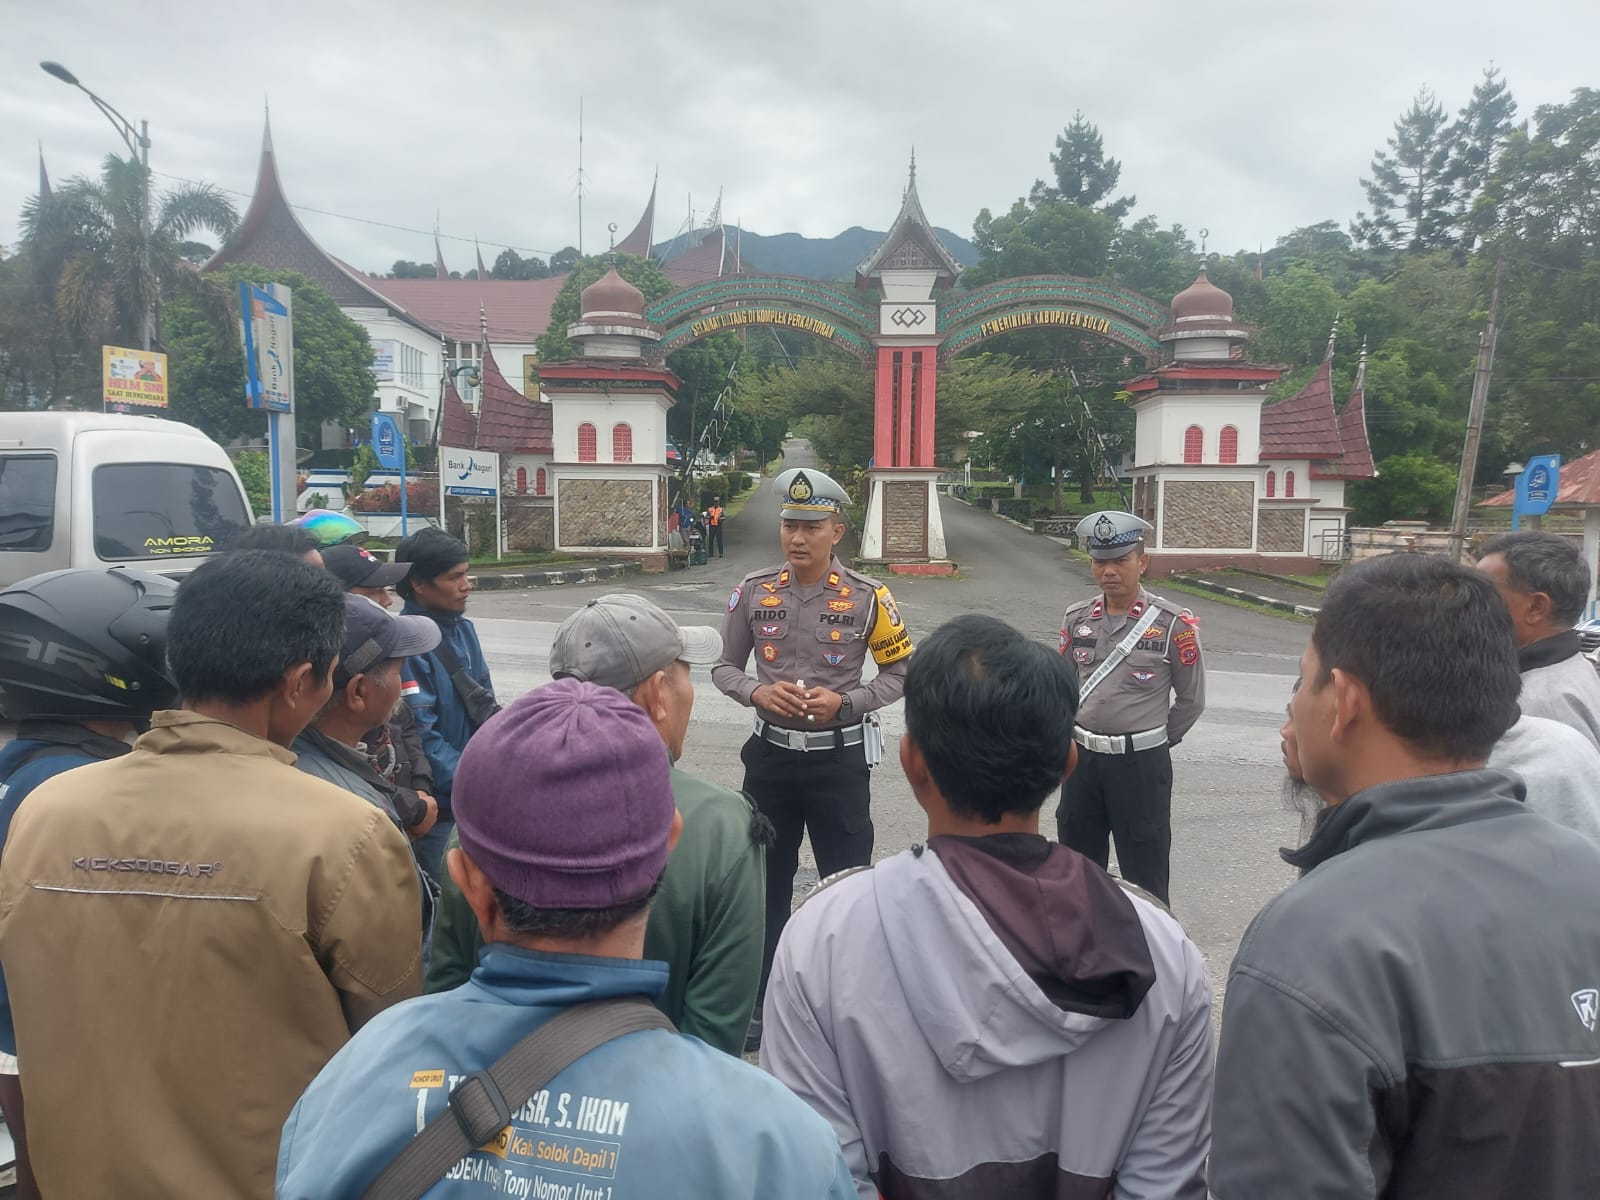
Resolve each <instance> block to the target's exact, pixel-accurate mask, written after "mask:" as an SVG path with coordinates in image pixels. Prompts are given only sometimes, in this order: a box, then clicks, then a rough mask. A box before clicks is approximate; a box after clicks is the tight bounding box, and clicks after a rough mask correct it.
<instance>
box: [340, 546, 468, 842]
mask: <svg viewBox="0 0 1600 1200" xmlns="http://www.w3.org/2000/svg"><path fill="white" fill-rule="evenodd" d="M322 562H323V566H324V567H326V568H327V571H328V574H330V575H332V576H333V577H334V578H335V579H337V580H338V581H339V582H340V583H342V584H344V587H345V591H347V592H350V593H352V594H353V595H356V596H360V597H362V598H363V599H365V600H370V601H371V602H372V603H373V604H376V605H377V606H378V607H379V608H382V609H385V610H387V609H389V608H392V607H393V606H394V594H393V593H392V592H391V591H390V590H389V589H390V588H392V587H394V586H395V585H396V584H398V583H399V582H400V581H401V580H402V579H404V578H405V577H406V576H407V575H409V574H411V564H410V563H386V562H380V561H379V560H378V559H377V558H375V557H374V556H373V555H372V553H371V552H370V551H369V550H368V549H367V548H366V547H365V546H355V545H351V544H349V543H348V542H347V543H344V544H342V545H338V546H329V547H328V549H327V550H326V551H325V552H324V553H323V555H322ZM360 741H361V743H362V745H363V746H365V747H366V752H367V757H368V758H370V759H371V760H372V767H373V770H375V771H377V773H378V774H379V775H382V776H383V778H384V780H385V782H387V783H388V784H389V785H390V786H391V788H392V796H393V800H394V807H395V812H396V813H397V814H398V815H399V817H400V824H401V827H402V828H404V830H405V831H406V834H407V836H408V837H410V838H411V840H412V841H416V840H417V839H418V838H421V837H422V836H424V835H425V834H426V833H427V832H428V831H429V830H430V829H432V828H433V826H434V822H435V821H437V820H438V818H439V806H438V803H437V802H436V801H435V800H434V798H433V768H432V767H430V766H429V765H428V756H427V752H426V751H425V750H424V749H423V748H422V735H421V733H419V732H418V731H417V719H416V717H415V716H413V715H412V713H411V706H410V705H409V704H405V703H398V704H396V705H395V706H394V711H393V712H392V713H390V714H389V716H388V719H387V720H386V721H384V723H383V724H381V725H375V726H373V727H372V728H371V729H369V730H367V731H366V734H365V736H363V737H362V738H361V739H360Z"/></svg>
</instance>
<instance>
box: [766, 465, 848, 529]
mask: <svg viewBox="0 0 1600 1200" xmlns="http://www.w3.org/2000/svg"><path fill="white" fill-rule="evenodd" d="M772 490H773V491H774V492H776V493H777V494H778V497H779V499H780V500H781V501H782V504H783V507H782V509H780V510H779V512H778V517H779V519H780V520H784V521H821V520H824V519H825V518H828V517H843V516H844V510H845V509H846V508H848V507H849V505H850V496H849V495H848V494H847V493H846V492H845V490H844V489H843V488H842V487H840V486H839V485H838V484H837V483H835V482H834V481H833V480H832V479H830V478H828V476H826V475H824V474H823V473H822V472H821V471H816V470H813V469H812V468H810V467H791V468H790V469H789V470H787V471H785V472H783V474H781V475H779V476H778V477H777V478H776V479H774V480H773V481H772Z"/></svg>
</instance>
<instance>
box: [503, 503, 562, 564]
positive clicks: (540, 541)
mask: <svg viewBox="0 0 1600 1200" xmlns="http://www.w3.org/2000/svg"><path fill="white" fill-rule="evenodd" d="M504 513H505V521H506V549H507V550H508V551H510V552H511V553H512V554H528V553H531V552H532V551H535V550H551V549H554V548H555V544H556V508H555V503H554V502H553V501H551V500H548V499H546V500H538V501H531V502H530V501H509V502H507V503H506V504H505V506H504Z"/></svg>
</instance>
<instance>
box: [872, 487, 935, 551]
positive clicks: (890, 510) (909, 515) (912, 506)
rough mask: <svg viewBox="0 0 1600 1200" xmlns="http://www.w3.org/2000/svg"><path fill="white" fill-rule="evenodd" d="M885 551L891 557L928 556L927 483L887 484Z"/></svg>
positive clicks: (884, 511)
mask: <svg viewBox="0 0 1600 1200" xmlns="http://www.w3.org/2000/svg"><path fill="white" fill-rule="evenodd" d="M883 552H884V554H885V555H886V556H888V557H898V556H906V557H910V558H926V557H927V556H928V485H927V484H925V483H909V482H904V483H886V484H884V486H883Z"/></svg>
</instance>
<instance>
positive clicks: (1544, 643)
mask: <svg viewBox="0 0 1600 1200" xmlns="http://www.w3.org/2000/svg"><path fill="white" fill-rule="evenodd" d="M1478 570H1480V571H1482V572H1483V573H1484V574H1485V575H1487V576H1489V578H1490V579H1492V580H1494V583H1495V587H1496V588H1498V589H1499V591H1500V597H1501V599H1503V600H1504V601H1505V602H1506V608H1507V609H1509V610H1510V612H1511V629H1512V635H1513V636H1514V637H1515V638H1516V642H1517V669H1518V670H1520V671H1521V672H1522V700H1521V704H1522V711H1523V712H1525V713H1527V714H1529V715H1530V716H1535V717H1548V718H1549V719H1550V720H1552V721H1560V722H1561V723H1562V724H1564V725H1570V726H1572V727H1573V728H1574V729H1576V730H1577V731H1578V732H1579V733H1581V734H1583V736H1584V737H1586V738H1588V739H1589V740H1590V741H1591V742H1593V743H1594V744H1595V746H1596V747H1597V748H1600V674H1597V673H1596V672H1595V669H1594V664H1592V663H1591V662H1590V661H1589V660H1588V659H1586V658H1585V657H1584V656H1583V648H1582V646H1581V645H1580V644H1579V641H1578V631H1577V630H1576V629H1575V628H1573V627H1574V626H1575V625H1577V623H1578V619H1579V618H1580V617H1581V616H1582V615H1583V606H1584V605H1585V604H1586V603H1588V600H1589V579H1590V574H1589V572H1590V565H1589V564H1587V563H1585V562H1584V561H1583V555H1582V553H1580V552H1579V550H1578V547H1577V546H1576V545H1574V544H1573V543H1572V542H1571V541H1570V540H1569V539H1567V538H1564V537H1560V536H1558V535H1556V534H1553V533H1545V532H1543V531H1542V530H1537V529H1534V530H1529V531H1527V532H1526V533H1504V534H1501V535H1500V536H1499V537H1494V538H1490V539H1489V540H1488V541H1487V542H1485V543H1484V544H1483V554H1482V557H1481V558H1479V560H1478Z"/></svg>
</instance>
